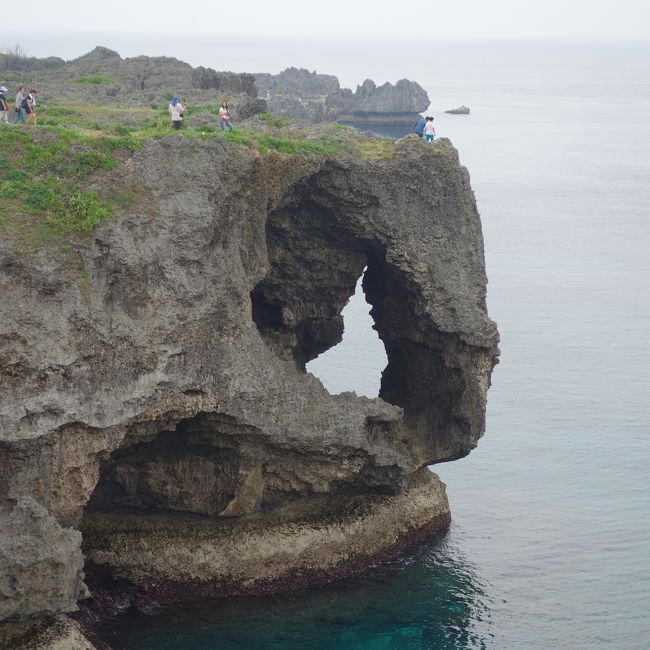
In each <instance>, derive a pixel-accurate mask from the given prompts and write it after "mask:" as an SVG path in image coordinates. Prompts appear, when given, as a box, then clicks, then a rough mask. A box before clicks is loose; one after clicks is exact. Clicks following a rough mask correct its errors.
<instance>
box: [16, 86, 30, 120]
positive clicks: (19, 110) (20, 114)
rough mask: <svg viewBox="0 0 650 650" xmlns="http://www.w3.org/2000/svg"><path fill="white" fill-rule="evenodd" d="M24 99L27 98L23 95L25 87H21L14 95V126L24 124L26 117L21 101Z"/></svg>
mask: <svg viewBox="0 0 650 650" xmlns="http://www.w3.org/2000/svg"><path fill="white" fill-rule="evenodd" d="M25 97H27V95H26V94H25V86H21V87H20V88H19V89H18V92H17V93H16V117H15V118H14V124H16V122H22V123H23V124H25V117H26V115H27V113H25V109H24V108H23V100H24V99H25Z"/></svg>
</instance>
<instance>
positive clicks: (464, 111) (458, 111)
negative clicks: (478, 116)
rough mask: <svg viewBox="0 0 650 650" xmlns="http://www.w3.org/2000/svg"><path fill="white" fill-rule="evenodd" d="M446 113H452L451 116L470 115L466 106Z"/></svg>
mask: <svg viewBox="0 0 650 650" xmlns="http://www.w3.org/2000/svg"><path fill="white" fill-rule="evenodd" d="M445 113H451V115H469V108H468V107H467V106H465V105H463V106H459V107H458V108H452V109H450V110H448V111H445Z"/></svg>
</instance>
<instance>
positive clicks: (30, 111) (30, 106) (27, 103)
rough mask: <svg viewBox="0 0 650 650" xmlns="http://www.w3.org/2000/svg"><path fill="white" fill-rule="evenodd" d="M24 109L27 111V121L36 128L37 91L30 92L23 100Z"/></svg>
mask: <svg viewBox="0 0 650 650" xmlns="http://www.w3.org/2000/svg"><path fill="white" fill-rule="evenodd" d="M22 107H23V108H24V109H25V114H26V115H27V121H28V122H31V123H32V124H33V125H34V126H36V91H35V90H30V91H29V95H27V97H25V99H23V103H22Z"/></svg>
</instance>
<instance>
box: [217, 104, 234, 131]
mask: <svg viewBox="0 0 650 650" xmlns="http://www.w3.org/2000/svg"><path fill="white" fill-rule="evenodd" d="M219 122H220V124H221V130H222V131H225V130H226V127H228V129H230V130H231V131H232V123H231V121H230V107H229V106H228V102H226V100H225V99H224V100H223V101H222V102H221V108H220V109H219Z"/></svg>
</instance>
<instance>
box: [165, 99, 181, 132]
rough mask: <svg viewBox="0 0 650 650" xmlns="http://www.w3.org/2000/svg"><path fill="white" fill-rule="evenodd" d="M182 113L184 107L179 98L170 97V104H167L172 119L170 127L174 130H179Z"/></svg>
mask: <svg viewBox="0 0 650 650" xmlns="http://www.w3.org/2000/svg"><path fill="white" fill-rule="evenodd" d="M184 112H185V106H183V104H181V102H180V97H179V96H178V95H174V96H173V97H172V101H171V103H170V104H169V116H170V117H171V118H172V127H173V128H175V129H176V130H178V129H180V128H181V122H182V121H183V113H184Z"/></svg>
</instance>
